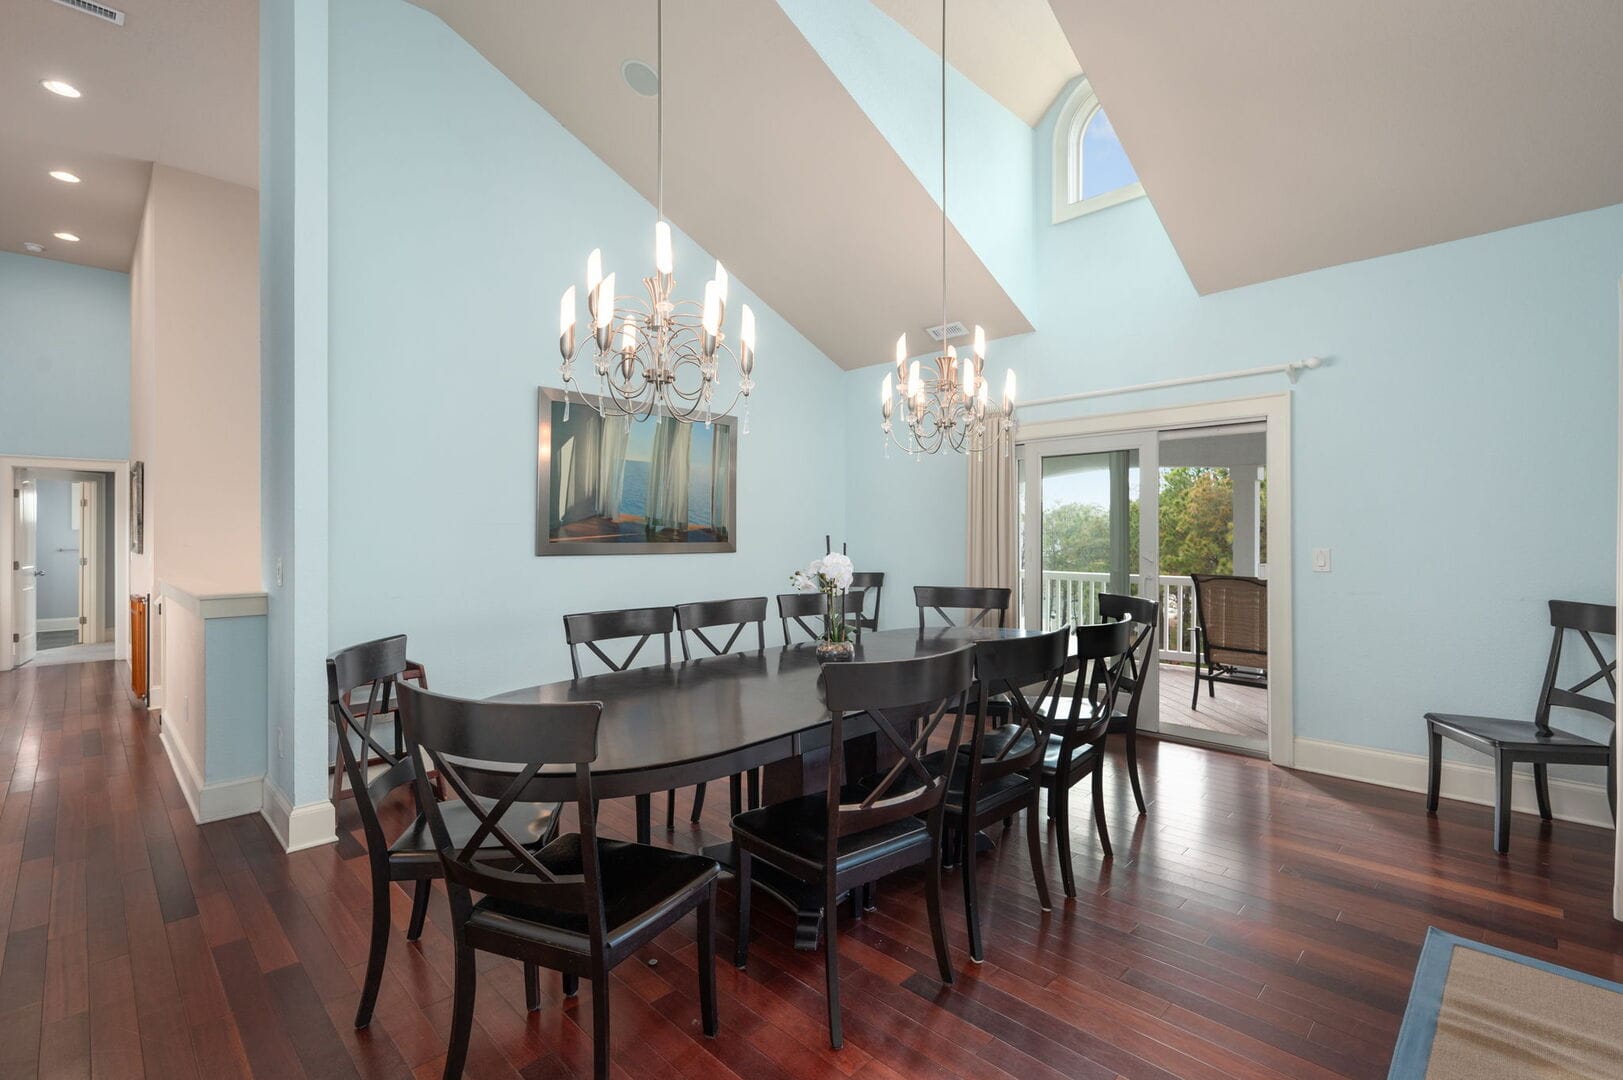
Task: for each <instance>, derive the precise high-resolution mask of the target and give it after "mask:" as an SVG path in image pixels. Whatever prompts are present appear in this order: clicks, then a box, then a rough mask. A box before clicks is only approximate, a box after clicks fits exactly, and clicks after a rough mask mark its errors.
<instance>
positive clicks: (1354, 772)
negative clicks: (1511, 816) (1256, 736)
mask: <svg viewBox="0 0 1623 1080" xmlns="http://www.w3.org/2000/svg"><path fill="white" fill-rule="evenodd" d="M1426 766H1427V762H1426V758H1425V755H1423V754H1401V753H1398V752H1397V751H1395V750H1374V749H1371V748H1370V747H1367V746H1350V745H1348V744H1346V743H1336V742H1327V741H1324V740H1322V739H1297V740H1296V764H1295V766H1294V767H1295V768H1296V769H1298V770H1301V771H1303V772H1311V773H1320V774H1322V775H1324V776H1339V777H1341V778H1342V779H1344V780H1361V781H1363V782H1364V783H1366V784H1379V785H1381V786H1382V787H1390V788H1399V789H1401V790H1403V791H1421V792H1423V791H1425V790H1426ZM1595 774H1596V775H1597V776H1601V775H1603V774H1602V773H1601V771H1600V770H1599V769H1597V770H1595ZM1493 795H1494V784H1493V766H1492V765H1486V764H1477V763H1475V762H1466V761H1451V760H1449V759H1448V758H1446V757H1445V758H1444V759H1443V778H1442V796H1443V798H1445V799H1459V800H1461V801H1463V802H1470V803H1478V804H1480V805H1483V806H1492V805H1493ZM1510 801H1511V807H1512V808H1513V809H1515V810H1520V811H1522V812H1524V813H1528V814H1536V813H1538V797H1537V796H1536V795H1535V794H1534V792H1533V771H1532V769H1531V768H1528V767H1525V766H1524V767H1522V768H1519V769H1517V770H1516V778H1515V780H1514V781H1512V783H1511V791H1510ZM1550 812H1551V813H1552V814H1554V815H1555V816H1556V817H1558V818H1560V819H1561V820H1563V821H1576V822H1579V823H1581V824H1584V825H1598V826H1600V827H1602V828H1606V829H1610V828H1611V827H1612V813H1611V808H1610V806H1609V805H1608V803H1607V801H1606V785H1605V783H1604V781H1603V782H1601V783H1596V784H1586V783H1582V782H1581V781H1577V780H1566V779H1555V778H1552V779H1551V780H1550ZM1619 903H1620V904H1623V894H1620V898H1619Z"/></svg>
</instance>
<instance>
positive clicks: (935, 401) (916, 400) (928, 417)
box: [879, 0, 1014, 454]
mask: <svg viewBox="0 0 1623 1080" xmlns="http://www.w3.org/2000/svg"><path fill="white" fill-rule="evenodd" d="M946 336H947V0H941V338H942V341H943V342H945V340H946ZM907 357H908V352H907V335H906V334H903V335H902V336H901V337H899V338H897V339H896V372H895V374H894V376H893V375H891V374H890V373H888V372H887V373H886V375H885V381H884V385H883V387H882V388H881V390H880V398H879V408H880V413H881V415H882V416H883V417H884V423H883V430H884V433H885V444H886V445H887V446H889V445H890V444H891V443H894V444H895V445H897V446H898V447H900V448H901V449H903V450H905V451H906V452H907V453H909V454H933V453H935V452H936V451H938V450H941V449H943V448H945V449H948V450H952V451H955V452H957V453H960V454H979V453H980V452H981V451H982V450H985V449H986V448H987V447H989V446H991V445H993V443H994V441H995V439H994V436H995V435H997V434H1004V435H1007V434H1009V433H1011V432H1012V431H1013V430H1014V372H1013V371H1010V372H1009V373H1008V375H1007V376H1006V377H1005V379H1004V381H1003V400H1002V402H1001V403H999V404H998V405H997V406H996V407H995V408H994V407H992V406H990V405H989V404H988V402H987V389H986V375H985V367H986V332H985V331H984V330H982V329H981V328H980V327H979V326H977V327H975V332H974V336H973V337H972V338H971V345H970V354H969V355H968V356H965V357H963V358H961V359H960V358H959V356H958V350H957V349H956V348H955V347H953V346H951V345H947V346H946V347H945V348H944V349H942V351H941V353H940V354H939V355H938V356H936V357H935V358H934V361H933V370H929V371H926V370H925V369H924V367H923V365H922V364H921V363H920V362H919V361H917V360H914V361H912V362H911V363H909V362H908V359H907ZM893 380H894V381H893ZM897 391H900V393H901V401H900V402H899V403H898V402H897V400H896V395H897ZM898 404H899V405H900V407H901V417H900V420H901V422H902V425H903V427H904V428H905V429H906V432H907V434H906V438H905V441H904V439H903V437H902V436H900V435H899V434H898V433H897V431H896V428H895V425H894V424H893V423H892V417H894V416H895V414H896V409H897V406H898ZM1009 441H1010V440H1008V439H1007V438H1005V439H1004V440H1003V447H1004V453H1008V444H1009Z"/></svg>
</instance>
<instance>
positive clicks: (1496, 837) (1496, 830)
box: [1493, 754, 1516, 855]
mask: <svg viewBox="0 0 1623 1080" xmlns="http://www.w3.org/2000/svg"><path fill="white" fill-rule="evenodd" d="M1515 775H1516V764H1515V762H1513V761H1511V760H1509V759H1508V758H1506V757H1505V756H1504V755H1502V754H1496V755H1494V759H1493V776H1494V780H1495V784H1494V789H1495V791H1494V799H1493V850H1494V851H1495V852H1497V853H1498V854H1500V855H1505V854H1508V853H1509V852H1510V781H1511V778H1512V777H1514V776H1515Z"/></svg>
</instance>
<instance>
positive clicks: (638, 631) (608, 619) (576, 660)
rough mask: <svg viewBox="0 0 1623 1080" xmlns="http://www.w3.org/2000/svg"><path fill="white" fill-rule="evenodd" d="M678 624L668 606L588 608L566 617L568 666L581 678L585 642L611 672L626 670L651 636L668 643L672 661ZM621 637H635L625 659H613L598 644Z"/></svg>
mask: <svg viewBox="0 0 1623 1080" xmlns="http://www.w3.org/2000/svg"><path fill="white" fill-rule="evenodd" d="M675 623H676V613H675V612H674V611H673V610H672V609H670V608H668V607H643V608H621V609H620V610H618V611H588V612H583V613H582V614H579V615H565V616H564V640H565V641H566V642H568V643H569V666H570V668H571V669H573V671H574V672H575V678H577V679H578V678H580V653H579V652H578V651H577V650H578V648H579V647H580V646H582V645H584V646H586V647H587V648H588V649H590V650H591V651H592V652H593V654H594V655H596V656H597V658H598V659H599V660H601V661H603V663H604V664H605V665H606V666H607V667H608V669H609V670H610V671H624V670H625V669H626V668H628V667H630V666H631V664H632V662H633V661H634V660H636V659H637V654H638V653H640V652H642V647H643V646H644V645H646V644H648V639H649V638H653V637H657V638H659V639H660V641H661V642H662V643H663V644H664V646H665V663H667V664H669V663H670V662H671V628H672V627H673V626H674V625H675ZM622 638H636V639H637V640H636V641H635V642H634V643H633V644H632V646H631V651H630V652H628V653H627V654H626V655H625V657H624V659H621V660H618V661H616V660H613V659H610V657H609V656H608V654H607V653H605V652H604V651H603V650H602V649H601V648H599V647H598V642H600V641H615V640H618V639H622Z"/></svg>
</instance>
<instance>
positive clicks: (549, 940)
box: [400, 686, 720, 1080]
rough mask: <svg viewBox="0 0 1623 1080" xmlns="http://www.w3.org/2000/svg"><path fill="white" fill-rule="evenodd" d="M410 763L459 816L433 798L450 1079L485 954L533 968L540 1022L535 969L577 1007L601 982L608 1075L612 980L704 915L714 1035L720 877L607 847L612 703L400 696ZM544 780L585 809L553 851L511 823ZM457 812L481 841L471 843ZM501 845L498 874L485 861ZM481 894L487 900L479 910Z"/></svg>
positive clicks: (705, 865)
mask: <svg viewBox="0 0 1623 1080" xmlns="http://www.w3.org/2000/svg"><path fill="white" fill-rule="evenodd" d="M400 715H401V719H402V721H403V723H404V727H405V729H406V745H407V747H408V749H409V750H410V752H411V753H413V754H416V753H417V752H418V751H421V752H422V753H424V754H426V755H427V756H428V759H429V760H430V761H431V762H433V765H434V768H435V769H436V770H438V772H439V774H440V775H441V776H443V777H444V778H445V780H446V783H447V784H448V785H449V786H450V788H451V789H452V791H453V792H455V794H456V796H457V797H458V798H459V799H460V800H461V803H459V804H453V803H436V802H434V801H433V800H432V799H430V798H428V787H427V781H426V779H425V778H424V777H422V776H421V775H419V776H418V777H417V789H418V797H419V798H422V799H424V800H425V802H426V805H427V807H428V827H429V833H430V835H431V836H432V838H433V842H434V846H435V848H436V849H437V850H438V854H439V860H440V862H441V864H442V865H443V866H444V869H445V887H446V893H447V894H448V895H449V896H450V900H451V926H452V931H453V939H454V942H455V950H456V964H455V980H454V987H453V999H452V1007H451V1037H450V1045H449V1048H448V1050H447V1052H446V1058H445V1073H444V1075H445V1077H446V1078H447V1080H455V1078H456V1077H460V1076H461V1075H462V1067H463V1064H464V1062H465V1061H466V1058H467V1053H468V1039H469V1036H470V1034H471V1032H472V1029H473V1006H474V997H475V993H476V990H477V983H478V971H477V966H476V963H475V954H476V953H478V952H488V953H494V954H496V955H498V956H506V957H510V958H512V959H515V960H519V961H522V962H523V963H524V964H525V965H526V967H525V990H526V997H527V1002H526V1003H527V1005H528V1006H529V1008H530V1011H532V1012H533V1011H535V1010H536V1009H537V1008H539V1007H540V996H539V986H538V981H537V979H536V976H535V969H536V968H537V967H538V966H539V967H546V968H551V969H552V970H554V971H558V972H560V973H561V974H562V975H563V979H564V992H565V993H566V994H573V993H574V992H575V991H576V989H577V988H578V986H579V980H580V978H581V977H582V976H584V977H585V978H587V979H590V980H591V982H592V1069H593V1075H594V1076H595V1077H598V1078H599V1080H602V1078H606V1077H607V1076H608V1075H609V972H610V971H612V970H613V969H614V968H615V967H616V966H618V965H619V964H620V963H621V961H623V960H625V959H626V958H627V957H629V956H631V955H632V954H633V953H634V952H635V951H636V950H637V949H639V948H641V947H642V946H643V945H645V944H647V943H648V942H649V941H652V940H653V939H654V938H655V937H656V936H657V935H659V934H660V933H662V932H663V931H664V930H665V929H666V928H668V927H670V926H671V925H672V924H674V923H675V922H677V921H678V920H679V919H682V918H683V917H685V916H686V915H687V913H688V912H690V911H697V912H698V924H699V925H698V931H699V933H698V938H699V955H698V957H697V958H696V959H697V967H698V970H699V1012H700V1018H701V1023H702V1024H703V1029H704V1033H705V1034H706V1035H708V1036H712V1037H713V1036H714V1035H715V1034H716V1030H717V1022H716V965H715V899H716V878H717V876H718V875H719V873H720V871H719V869H718V867H717V866H716V863H715V861H714V860H712V859H707V858H705V857H704V856H702V855H691V854H688V853H687V852H681V851H672V850H670V849H668V848H656V847H652V846H650V845H647V844H637V843H632V842H630V841H624V840H604V839H600V838H599V837H598V835H597V812H596V809H595V800H594V798H593V796H592V773H591V768H590V766H591V763H592V762H593V761H594V760H596V758H597V733H598V724H599V721H600V720H601V719H602V715H603V706H602V703H601V702H595V701H592V702H559V703H537V704H506V703H496V702H488V701H467V700H463V699H461V698H453V697H446V696H444V695H441V694H435V693H432V692H430V691H427V690H420V689H418V688H416V687H409V686H403V687H401V690H400ZM543 771H549V772H550V773H551V774H553V775H552V789H553V790H555V791H557V792H558V793H559V794H561V795H563V796H564V797H565V799H566V800H567V801H570V802H573V803H574V804H575V812H576V814H577V815H578V818H577V820H578V821H579V823H580V826H579V831H578V832H573V833H566V834H564V835H562V836H558V837H557V838H556V839H554V840H552V842H551V843H549V844H546V845H545V846H543V847H539V848H538V847H536V846H535V845H534V844H531V843H529V842H528V838H527V837H525V836H521V835H515V834H514V833H513V832H512V831H511V830H510V829H509V826H508V820H507V817H506V812H507V810H508V809H509V808H510V807H511V806H513V805H515V803H516V801H517V800H518V799H519V797H520V796H522V795H523V794H524V792H525V788H526V787H527V786H528V785H529V784H530V783H531V782H532V781H533V780H535V779H536V778H537V777H538V776H539V775H540V774H541V773H542V772H543ZM453 806H461V807H463V808H464V811H463V812H465V813H468V814H471V816H472V818H473V819H474V821H475V822H477V828H476V829H475V830H474V831H473V833H472V834H471V835H462V834H459V833H458V832H457V831H456V829H455V825H454V822H453V819H452V817H451V811H452V807H453ZM492 841H493V842H494V843H495V844H496V845H497V846H498V847H499V849H500V851H501V854H502V856H503V859H502V861H501V862H500V863H496V862H493V861H491V860H489V859H486V858H483V857H481V853H482V851H483V850H484V848H485V847H486V846H487V845H489V844H490V843H491V842H492ZM473 893H480V894H482V895H481V897H480V899H479V900H477V901H475V900H474V898H473V895H472V894H473Z"/></svg>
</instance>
